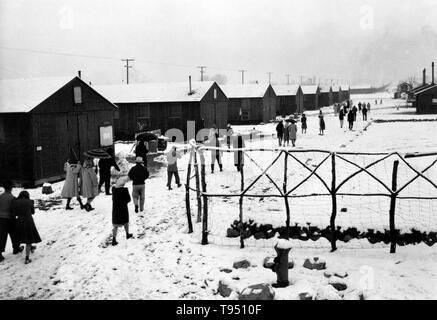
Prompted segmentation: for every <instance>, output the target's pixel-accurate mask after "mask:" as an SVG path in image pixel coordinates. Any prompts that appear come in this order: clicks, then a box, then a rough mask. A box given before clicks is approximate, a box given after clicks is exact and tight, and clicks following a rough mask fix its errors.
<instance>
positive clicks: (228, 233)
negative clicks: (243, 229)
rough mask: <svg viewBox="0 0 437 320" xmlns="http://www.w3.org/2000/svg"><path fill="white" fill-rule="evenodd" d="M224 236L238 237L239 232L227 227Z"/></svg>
mask: <svg viewBox="0 0 437 320" xmlns="http://www.w3.org/2000/svg"><path fill="white" fill-rule="evenodd" d="M226 236H227V237H228V238H238V237H239V236H240V232H239V231H238V230H235V229H232V228H228V230H227V232H226Z"/></svg>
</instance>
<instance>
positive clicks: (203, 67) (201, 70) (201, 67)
mask: <svg viewBox="0 0 437 320" xmlns="http://www.w3.org/2000/svg"><path fill="white" fill-rule="evenodd" d="M198 68H199V69H200V81H203V74H204V73H205V71H203V69H205V68H206V66H198Z"/></svg>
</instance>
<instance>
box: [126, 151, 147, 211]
mask: <svg viewBox="0 0 437 320" xmlns="http://www.w3.org/2000/svg"><path fill="white" fill-rule="evenodd" d="M135 163H136V164H135V166H133V167H132V168H131V169H130V170H129V172H128V174H127V175H128V176H129V178H130V179H131V180H132V199H133V202H134V205H135V212H136V213H138V210H139V211H144V202H145V198H144V197H145V191H146V185H145V181H146V179H147V178H149V171H147V168H146V167H144V165H143V163H144V161H143V158H141V157H137V158H136V159H135Z"/></svg>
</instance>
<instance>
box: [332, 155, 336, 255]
mask: <svg viewBox="0 0 437 320" xmlns="http://www.w3.org/2000/svg"><path fill="white" fill-rule="evenodd" d="M335 156H336V155H335V152H333V153H332V156H331V162H332V164H331V166H332V168H331V171H332V184H331V198H332V213H331V221H330V224H331V252H334V251H335V250H337V245H336V243H335V241H336V234H335V217H336V216H337V192H336V190H335V188H336V170H335Z"/></svg>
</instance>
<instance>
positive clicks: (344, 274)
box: [334, 270, 348, 279]
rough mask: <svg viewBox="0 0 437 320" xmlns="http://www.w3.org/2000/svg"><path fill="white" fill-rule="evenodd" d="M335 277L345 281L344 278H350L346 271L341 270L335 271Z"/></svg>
mask: <svg viewBox="0 0 437 320" xmlns="http://www.w3.org/2000/svg"><path fill="white" fill-rule="evenodd" d="M334 276H336V277H339V278H342V279H343V278H346V277H347V276H348V274H347V272H346V271H340V270H338V271H335V272H334Z"/></svg>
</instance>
